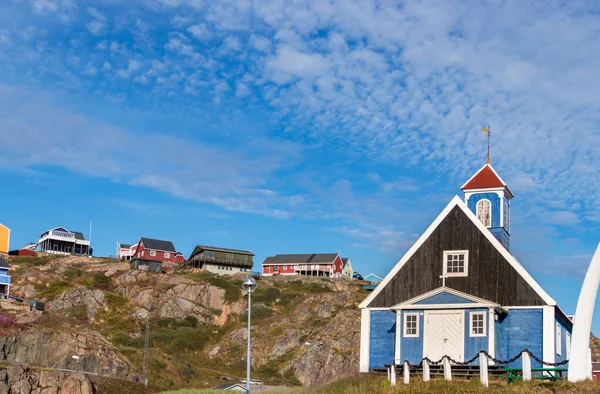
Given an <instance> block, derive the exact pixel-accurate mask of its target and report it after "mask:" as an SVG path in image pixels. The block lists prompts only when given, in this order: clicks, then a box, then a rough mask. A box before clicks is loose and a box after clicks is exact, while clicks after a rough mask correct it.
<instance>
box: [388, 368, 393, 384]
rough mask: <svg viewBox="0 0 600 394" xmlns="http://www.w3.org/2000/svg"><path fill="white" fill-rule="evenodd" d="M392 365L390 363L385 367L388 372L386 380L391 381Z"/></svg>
mask: <svg viewBox="0 0 600 394" xmlns="http://www.w3.org/2000/svg"><path fill="white" fill-rule="evenodd" d="M392 366H393V365H390V366H389V367H388V368H387V373H388V382H391V381H392Z"/></svg>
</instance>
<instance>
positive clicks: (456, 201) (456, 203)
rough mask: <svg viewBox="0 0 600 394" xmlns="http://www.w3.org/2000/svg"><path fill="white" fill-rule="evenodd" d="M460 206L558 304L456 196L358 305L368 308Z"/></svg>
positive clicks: (541, 292) (529, 280)
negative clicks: (454, 209)
mask: <svg viewBox="0 0 600 394" xmlns="http://www.w3.org/2000/svg"><path fill="white" fill-rule="evenodd" d="M455 206H458V207H459V208H460V209H461V210H462V211H463V212H464V213H465V215H467V217H468V218H469V219H470V220H471V222H473V223H474V224H475V226H477V228H478V229H479V231H481V233H482V234H483V235H484V236H485V237H486V238H487V239H488V241H490V243H491V244H492V245H493V246H494V247H495V248H496V250H498V252H500V254H501V255H502V257H504V259H506V261H507V262H508V263H509V264H510V265H511V266H512V267H513V268H514V269H515V270H516V271H517V273H518V274H519V275H521V277H522V278H523V279H524V280H525V282H527V284H528V285H529V286H531V288H532V289H533V291H535V292H536V293H537V294H538V295H539V296H540V298H541V299H542V300H543V301H544V302H545V303H546V304H548V305H552V306H554V305H556V301H554V299H553V298H552V297H550V295H549V294H548V293H546V291H544V289H542V287H541V286H540V285H539V284H538V283H537V282H536V281H535V279H533V277H532V276H531V275H530V274H529V273H528V272H527V270H525V268H524V267H523V266H522V265H521V263H519V261H517V259H516V258H515V257H514V256H513V255H511V254H510V253H509V252H508V250H506V248H505V247H504V246H503V245H502V244H501V243H500V241H498V240H497V239H496V237H494V235H493V234H492V233H491V232H490V230H489V229H487V228H485V226H484V225H483V223H481V222H480V221H479V220H478V219H477V217H476V216H475V214H474V213H473V212H471V210H470V209H469V208H468V207H467V205H466V204H465V203H464V202H463V201H462V199H461V198H460V197H458V196H454V198H453V199H452V200H451V201H450V203H448V205H446V207H445V208H444V209H443V210H442V212H441V213H440V214H439V215H438V217H437V218H436V219H435V220H434V221H433V223H431V225H429V227H428V228H427V230H425V232H424V233H423V234H422V235H421V237H419V239H418V240H417V242H415V243H414V244H413V246H411V247H410V249H409V250H408V251H407V252H406V253H405V254H404V256H402V258H401V259H400V261H398V263H396V265H395V266H394V268H392V270H391V271H390V272H389V273H388V274H387V275H386V276H385V278H384V279H383V281H382V282H381V283H380V284H379V285H378V286H377V287H376V288H375V290H373V291H372V292H371V294H369V296H368V297H367V298H365V299H364V300H363V302H361V303H360V305H359V306H358V307H359V308H366V307H368V306H369V304H370V303H371V302H372V301H373V300H374V299H375V297H377V295H378V294H379V293H380V292H381V290H383V288H384V287H385V286H387V285H388V283H389V282H390V281H391V280H392V279H393V278H394V276H396V274H397V273H398V272H399V271H400V269H402V267H403V266H404V265H405V264H406V263H407V262H408V261H409V260H410V258H411V257H412V256H413V255H414V254H415V252H416V251H417V250H418V249H419V248H420V247H421V246H422V245H423V243H425V241H426V240H427V239H428V238H429V237H430V236H431V234H432V233H433V232H434V231H435V229H436V228H437V227H438V226H439V225H440V223H441V222H442V221H443V220H444V219H445V218H446V216H448V214H449V213H450V212H451V211H452V209H453V208H454V207H455Z"/></svg>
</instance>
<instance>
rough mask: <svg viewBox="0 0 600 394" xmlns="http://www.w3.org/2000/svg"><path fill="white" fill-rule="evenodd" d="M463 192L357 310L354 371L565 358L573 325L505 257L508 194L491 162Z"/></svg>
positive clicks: (515, 263)
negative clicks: (485, 358)
mask: <svg viewBox="0 0 600 394" xmlns="http://www.w3.org/2000/svg"><path fill="white" fill-rule="evenodd" d="M462 190H463V192H464V201H463V199H461V198H459V197H458V196H455V197H454V198H453V199H452V201H450V203H449V204H448V205H447V206H446V208H445V209H444V210H443V211H442V212H441V213H440V214H439V216H438V217H437V218H436V219H435V220H434V221H433V223H432V224H431V225H430V226H429V228H427V230H426V231H425V233H423V235H421V237H420V238H419V239H418V240H417V241H416V242H415V244H414V245H413V246H412V247H411V248H410V249H409V250H408V252H406V254H405V255H404V256H403V257H402V258H401V259H400V261H399V262H398V263H397V264H396V265H395V266H394V268H393V269H392V270H391V271H390V272H389V273H388V274H387V276H386V277H385V278H384V279H383V281H382V282H381V283H380V284H379V285H378V286H377V288H375V290H373V292H372V293H371V294H370V295H369V296H368V297H367V298H366V299H365V300H364V301H363V302H362V303H361V304H360V308H361V339H360V371H361V372H369V371H372V370H376V369H380V368H384V364H393V363H396V364H401V363H402V362H404V360H408V361H409V362H410V363H413V364H418V363H419V362H420V361H421V360H422V359H423V358H424V357H429V359H431V360H439V359H441V358H442V357H443V356H444V355H447V356H450V357H452V358H453V359H455V360H457V361H466V360H469V359H471V358H472V357H473V356H475V355H477V354H478V352H480V351H481V350H486V351H487V352H488V353H489V354H490V355H491V356H493V357H496V358H497V359H501V360H508V359H510V358H512V357H513V356H515V355H516V354H518V353H520V352H521V351H522V350H523V349H529V350H531V351H532V352H533V354H534V355H536V356H537V357H539V358H541V359H543V360H544V361H548V362H558V361H562V360H565V359H568V357H569V352H570V339H571V329H572V322H571V320H570V319H569V318H568V317H567V316H566V315H565V313H564V312H563V311H562V310H561V309H560V308H559V307H558V306H557V304H556V301H554V300H553V299H552V297H550V296H549V295H548V293H546V292H545V291H544V289H542V287H541V286H540V285H539V284H537V283H536V281H535V280H534V279H533V278H532V277H531V275H529V273H528V272H527V271H526V270H525V268H523V266H522V265H521V264H520V263H519V262H518V261H517V259H516V258H515V257H514V256H513V255H512V254H511V253H510V251H509V246H510V207H511V200H512V199H513V194H512V193H511V191H510V189H509V188H508V186H507V185H506V183H505V182H504V181H503V180H502V178H500V176H499V175H498V174H497V173H496V171H495V170H494V168H492V166H491V165H490V164H489V162H488V163H487V164H486V165H484V166H483V167H482V168H481V169H480V170H479V171H477V173H476V174H475V175H474V176H473V177H472V178H471V179H469V180H468V181H467V182H466V183H465V184H464V185H463V186H462ZM517 363H518V366H520V361H517ZM532 366H539V364H537V363H535V362H534V363H532Z"/></svg>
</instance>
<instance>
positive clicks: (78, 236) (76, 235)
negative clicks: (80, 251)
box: [73, 231, 85, 241]
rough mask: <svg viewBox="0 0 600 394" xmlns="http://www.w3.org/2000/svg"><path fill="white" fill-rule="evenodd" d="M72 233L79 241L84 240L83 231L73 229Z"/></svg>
mask: <svg viewBox="0 0 600 394" xmlns="http://www.w3.org/2000/svg"><path fill="white" fill-rule="evenodd" d="M73 234H75V239H78V240H80V241H83V240H85V238H84V237H83V233H81V232H79V231H73Z"/></svg>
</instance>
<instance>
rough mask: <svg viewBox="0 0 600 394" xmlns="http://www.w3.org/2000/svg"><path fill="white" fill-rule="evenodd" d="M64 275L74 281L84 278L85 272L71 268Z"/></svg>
mask: <svg viewBox="0 0 600 394" xmlns="http://www.w3.org/2000/svg"><path fill="white" fill-rule="evenodd" d="M63 275H64V276H65V277H66V278H67V279H69V280H71V281H72V280H75V279H77V278H80V277H81V276H83V275H84V271H83V270H81V269H79V268H74V267H69V268H67V269H66V270H65V271H64V272H63Z"/></svg>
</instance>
